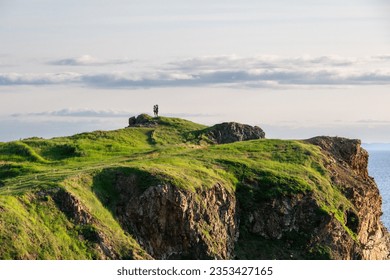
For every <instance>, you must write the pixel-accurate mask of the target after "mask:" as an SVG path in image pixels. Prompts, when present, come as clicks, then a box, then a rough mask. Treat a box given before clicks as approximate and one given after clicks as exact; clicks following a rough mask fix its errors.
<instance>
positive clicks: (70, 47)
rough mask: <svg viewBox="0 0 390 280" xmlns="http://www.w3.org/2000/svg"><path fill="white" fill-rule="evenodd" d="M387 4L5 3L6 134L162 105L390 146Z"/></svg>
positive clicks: (0, 134) (254, 0)
mask: <svg viewBox="0 0 390 280" xmlns="http://www.w3.org/2000/svg"><path fill="white" fill-rule="evenodd" d="M389 13H390V2H388V1H385V0H343V1H336V0H326V1H322V0H318V1H309V0H295V1H291V0H290V1H288V0H273V1H266V0H241V1H229V0H225V1H222V0H214V1H205V0H196V1H194V0H186V1H182V0H180V1H179V0H142V1H139V0H131V1H129V0H126V1H125V0H111V1H103V0H77V1H76V0H57V1H50V0H0V141H11V140H17V139H20V138H26V137H32V136H38V137H45V138H48V137H54V136H64V135H72V134H74V133H79V132H85V131H92V130H108V129H118V128H123V127H125V126H126V125H127V119H128V118H129V117H130V116H133V115H137V114H140V113H149V114H152V109H153V105H154V104H159V108H160V114H161V115H163V116H171V117H180V118H185V119H189V120H192V121H195V122H198V123H202V124H206V125H212V124H216V123H220V122H224V121H237V122H241V123H247V124H251V125H258V126H260V127H262V128H263V129H264V130H265V132H266V137H267V138H282V139H304V138H310V137H313V136H317V135H330V136H343V137H349V138H359V139H362V141H363V142H365V143H374V142H379V143H389V142H390V110H389V104H390V91H389V89H390V49H389V46H390V16H389Z"/></svg>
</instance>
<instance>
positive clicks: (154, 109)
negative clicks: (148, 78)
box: [153, 104, 158, 118]
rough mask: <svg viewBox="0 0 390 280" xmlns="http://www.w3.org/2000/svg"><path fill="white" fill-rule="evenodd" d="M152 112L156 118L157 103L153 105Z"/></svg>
mask: <svg viewBox="0 0 390 280" xmlns="http://www.w3.org/2000/svg"><path fill="white" fill-rule="evenodd" d="M153 113H154V117H155V118H157V117H158V105H157V104H156V105H154V106H153Z"/></svg>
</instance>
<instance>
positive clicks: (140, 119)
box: [128, 114, 158, 127]
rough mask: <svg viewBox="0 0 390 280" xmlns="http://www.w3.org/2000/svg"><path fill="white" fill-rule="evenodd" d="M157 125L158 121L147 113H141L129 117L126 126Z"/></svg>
mask: <svg viewBox="0 0 390 280" xmlns="http://www.w3.org/2000/svg"><path fill="white" fill-rule="evenodd" d="M156 125H158V121H157V120H156V119H154V118H153V117H151V116H149V115H148V114H141V115H138V116H137V117H131V118H129V126H128V127H154V126H156Z"/></svg>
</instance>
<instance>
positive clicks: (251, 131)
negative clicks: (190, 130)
mask: <svg viewBox="0 0 390 280" xmlns="http://www.w3.org/2000/svg"><path fill="white" fill-rule="evenodd" d="M204 135H205V136H206V137H207V138H208V139H210V141H211V142H213V143H215V144H225V143H233V142H237V141H246V140H254V139H263V138H265V133H264V131H263V130H262V129H261V128H260V127H258V126H250V125H247V124H240V123H236V122H224V123H221V124H217V125H214V126H212V127H210V128H208V129H206V131H205V134H204Z"/></svg>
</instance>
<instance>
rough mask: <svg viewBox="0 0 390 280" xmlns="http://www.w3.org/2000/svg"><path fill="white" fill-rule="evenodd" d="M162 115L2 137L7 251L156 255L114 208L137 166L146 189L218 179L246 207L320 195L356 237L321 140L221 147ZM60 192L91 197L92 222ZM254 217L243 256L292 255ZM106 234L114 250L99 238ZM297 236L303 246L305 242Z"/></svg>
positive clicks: (1, 215)
mask: <svg viewBox="0 0 390 280" xmlns="http://www.w3.org/2000/svg"><path fill="white" fill-rule="evenodd" d="M154 122H155V123H156V125H154V126H150V127H129V128H124V129H119V130H114V131H95V132H90V133H82V134H77V135H74V136H70V137H59V138H52V139H41V138H28V139H24V140H20V141H13V142H7V143H0V244H1V246H0V259H99V258H104V256H107V255H108V256H109V258H135V259H143V258H150V256H149V255H148V253H147V252H146V251H145V250H144V248H142V246H140V245H139V243H138V242H137V241H136V240H135V239H134V238H133V236H132V235H131V234H130V233H129V232H128V231H127V230H126V229H125V228H123V226H121V224H120V223H119V221H118V219H117V218H116V216H115V210H114V209H115V206H116V204H117V201H118V200H119V197H120V195H121V194H120V193H118V192H117V191H115V190H114V189H112V187H111V186H112V182H113V181H114V180H115V176H117V174H118V172H119V173H120V174H136V175H137V180H138V181H137V183H138V185H139V186H141V188H144V189H146V188H148V187H149V186H155V185H158V184H166V183H168V184H171V185H174V186H176V187H177V188H182V189H186V190H188V191H191V192H194V191H195V190H196V189H207V188H210V187H212V186H213V185H215V184H216V183H218V184H221V185H222V186H224V188H226V189H227V190H228V192H230V193H235V194H236V196H237V199H238V201H239V203H240V207H241V212H242V213H245V211H248V212H249V211H251V209H252V208H253V207H254V205H256V203H258V202H259V201H260V202H261V201H264V200H269V199H272V198H275V197H280V196H292V195H296V194H306V193H311V194H312V195H313V197H315V198H316V200H317V203H318V205H319V209H320V211H323V212H324V213H327V214H331V215H332V216H335V217H336V219H337V220H339V221H340V223H341V224H342V225H343V227H344V228H345V230H346V231H347V232H348V234H350V235H351V236H352V237H353V238H356V236H355V233H354V232H353V230H351V229H350V228H349V227H348V226H347V225H346V223H345V221H344V220H345V219H344V214H343V213H344V212H345V211H347V210H348V211H354V207H353V206H352V205H351V203H350V202H349V201H348V200H347V199H346V197H345V196H344V195H343V194H342V193H341V191H340V190H339V189H338V187H337V186H335V185H333V184H332V183H331V180H330V175H329V173H328V171H327V170H326V168H325V167H324V165H325V164H326V162H327V161H328V159H327V158H326V156H325V155H324V154H323V153H322V152H321V151H320V148H319V147H317V146H314V145H310V144H307V143H304V142H302V141H285V140H272V139H259V140H251V141H243V142H235V143H230V144H221V145H216V144H213V143H211V142H210V141H209V140H208V139H207V137H205V136H204V135H205V132H207V129H208V128H207V127H205V126H203V125H199V124H196V123H193V122H190V121H186V120H183V119H177V118H167V117H158V118H156V119H154ZM61 190H64V191H66V192H67V193H69V194H70V197H71V199H75V200H77V201H79V202H80V203H81V204H82V205H81V206H80V207H79V208H78V209H77V211H79V212H81V213H84V212H85V213H88V214H85V213H84V214H83V215H84V216H85V217H87V218H86V220H88V221H89V222H75V220H76V218H75V216H74V215H73V214H72V213H67V211H62V210H61V207H59V204H61V203H62V202H61V201H59V199H58V198H57V199H56V197H59V196H55V195H51V194H52V193H54V192H57V193H58V192H59V191H61ZM83 211H84V212H83ZM72 215H73V216H72ZM246 223H247V221H246V220H245V219H244V220H242V221H241V224H240V232H241V233H240V239H239V241H238V246H237V249H236V254H237V257H238V258H252V257H254V256H255V255H254V254H255V253H254V252H252V250H253V247H254V246H261V247H262V248H263V249H264V255H263V257H267V256H268V257H278V256H279V257H281V258H283V256H284V255H283V248H282V247H283V246H282V245H281V246H279V245H280V244H279V243H280V241H267V240H266V239H262V238H256V239H253V238H252V237H251V235H250V234H249V233H248V234H246V231H245V227H246ZM291 238H292V237H291ZM304 238H305V236H299V237H298V238H297V239H296V240H298V241H299V240H301V239H304ZM102 240H103V241H104V242H106V243H105V244H109V246H106V247H108V248H109V249H107V250H108V251H109V252H111V253H109V254H108V253H107V252H106V251H105V249H104V248H103V247H102V246H100V247H99V246H97V245H96V244H97V243H98V242H97V241H99V242H102ZM294 244H295V245H293V246H292V250H296V251H297V252H299V251H300V250H301V249H302V246H306V245H303V244H302V242H296V243H294ZM294 246H295V247H294ZM102 248H103V249H102ZM313 248H314V249H311V252H312V253H313V255H312V257H314V258H322V257H329V250H328V249H327V248H323V247H318V248H315V247H313ZM110 254H111V255H110ZM306 257H307V256H305V258H306ZM302 258H303V256H302Z"/></svg>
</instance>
